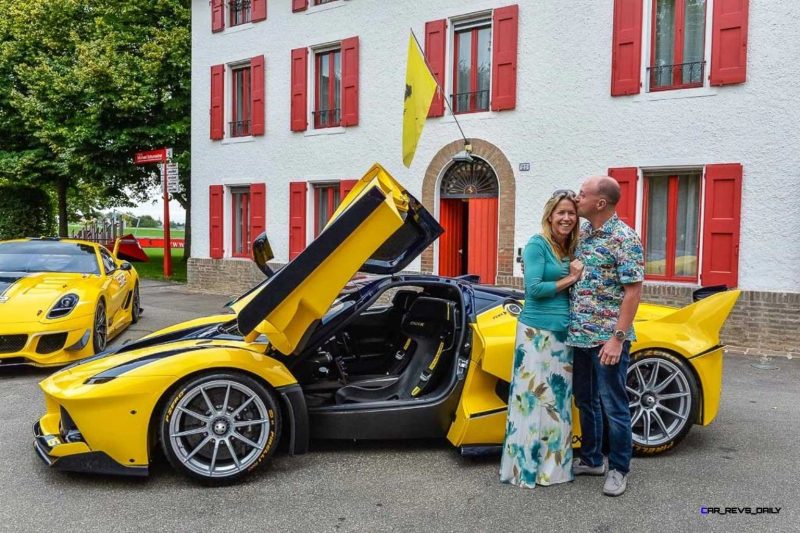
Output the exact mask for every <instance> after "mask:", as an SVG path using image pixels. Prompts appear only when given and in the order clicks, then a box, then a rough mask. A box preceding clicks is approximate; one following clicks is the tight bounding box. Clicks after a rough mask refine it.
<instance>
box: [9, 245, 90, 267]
mask: <svg viewBox="0 0 800 533" xmlns="http://www.w3.org/2000/svg"><path fill="white" fill-rule="evenodd" d="M0 272H70V273H78V274H99V273H100V267H99V265H98V263H97V254H96V253H95V251H94V247H93V246H89V245H86V244H79V243H72V242H58V241H16V242H3V243H0Z"/></svg>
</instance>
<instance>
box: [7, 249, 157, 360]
mask: <svg viewBox="0 0 800 533" xmlns="http://www.w3.org/2000/svg"><path fill="white" fill-rule="evenodd" d="M140 313H141V302H140V299H139V276H138V274H137V273H136V270H135V269H134V268H133V266H132V265H131V264H130V263H129V262H127V261H121V260H119V259H118V258H117V257H115V255H114V254H112V253H111V252H109V251H108V250H107V249H106V248H105V247H104V246H102V245H99V244H96V243H93V242H88V241H79V240H69V239H58V238H40V239H19V240H12V241H4V242H0V366H13V365H33V366H56V365H64V364H67V363H71V362H74V361H76V360H78V359H82V358H84V357H88V356H90V355H93V354H95V353H98V352H101V351H103V350H104V349H105V348H106V344H107V343H108V341H109V340H110V339H112V338H114V337H115V336H116V335H118V334H119V333H120V332H122V331H123V330H124V329H125V328H126V327H127V326H128V325H129V324H131V323H136V322H137V321H138V320H139V316H140Z"/></svg>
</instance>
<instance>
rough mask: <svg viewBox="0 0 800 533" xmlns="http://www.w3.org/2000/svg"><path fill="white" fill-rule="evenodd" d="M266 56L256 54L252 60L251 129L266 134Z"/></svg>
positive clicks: (255, 132)
mask: <svg viewBox="0 0 800 533" xmlns="http://www.w3.org/2000/svg"><path fill="white" fill-rule="evenodd" d="M264 77H265V70H264V56H256V57H254V58H252V59H251V60H250V80H251V83H252V84H253V85H252V89H251V91H250V99H251V107H250V109H251V110H252V113H253V126H252V128H251V129H250V131H251V132H252V133H253V135H264V101H265V99H264Z"/></svg>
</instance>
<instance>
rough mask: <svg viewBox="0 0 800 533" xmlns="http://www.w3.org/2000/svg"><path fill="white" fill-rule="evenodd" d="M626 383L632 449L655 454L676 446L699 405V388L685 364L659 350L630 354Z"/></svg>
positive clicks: (643, 453) (679, 359)
mask: <svg viewBox="0 0 800 533" xmlns="http://www.w3.org/2000/svg"><path fill="white" fill-rule="evenodd" d="M654 373H655V375H654ZM627 385H628V397H629V400H630V408H631V426H632V429H633V452H634V453H635V454H636V455H639V456H648V455H658V454H661V453H664V452H666V451H667V450H671V449H672V448H674V447H675V446H677V445H678V443H679V442H681V441H682V440H683V439H684V438H685V437H686V435H687V434H688V433H689V431H690V430H691V429H692V425H694V423H695V421H696V420H697V411H698V409H699V407H700V398H701V396H700V388H699V387H698V384H697V379H696V378H695V375H694V373H693V372H692V370H691V368H690V367H689V363H687V362H686V360H684V359H683V358H681V357H678V356H675V355H673V354H671V353H669V352H666V351H662V350H645V351H642V352H638V353H636V354H633V355H632V357H631V364H630V366H629V367H628V378H627ZM648 426H649V427H648Z"/></svg>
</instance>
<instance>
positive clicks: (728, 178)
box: [700, 163, 742, 287]
mask: <svg viewBox="0 0 800 533" xmlns="http://www.w3.org/2000/svg"><path fill="white" fill-rule="evenodd" d="M705 182H706V183H705V205H704V209H703V261H702V265H703V267H702V270H701V274H700V282H701V283H702V284H703V285H723V284H724V285H727V286H728V287H736V286H737V285H738V284H739V224H740V219H741V208H742V165H740V164H738V163H728V164H721V165H708V166H706V179H705Z"/></svg>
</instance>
